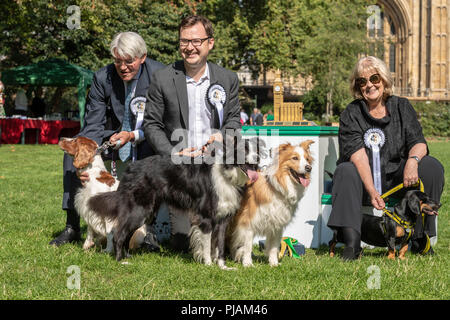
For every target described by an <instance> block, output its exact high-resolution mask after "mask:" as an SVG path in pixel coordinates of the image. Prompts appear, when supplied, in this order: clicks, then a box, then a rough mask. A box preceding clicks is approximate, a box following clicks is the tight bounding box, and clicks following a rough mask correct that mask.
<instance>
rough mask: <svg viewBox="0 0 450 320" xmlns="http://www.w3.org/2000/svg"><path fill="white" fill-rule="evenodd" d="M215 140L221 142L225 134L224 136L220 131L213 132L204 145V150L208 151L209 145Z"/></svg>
mask: <svg viewBox="0 0 450 320" xmlns="http://www.w3.org/2000/svg"><path fill="white" fill-rule="evenodd" d="M214 141H219V142H223V136H222V133H221V132H220V131H219V132H216V133H214V134H212V135H211V136H210V137H209V139H208V141H207V142H206V144H205V145H204V146H203V147H202V152H206V151H207V150H208V146H209V145H210V144H212V143H213V142H214Z"/></svg>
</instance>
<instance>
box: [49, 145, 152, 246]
mask: <svg viewBox="0 0 450 320" xmlns="http://www.w3.org/2000/svg"><path fill="white" fill-rule="evenodd" d="M58 145H59V146H60V148H61V149H62V150H63V151H64V152H65V153H67V154H69V155H70V156H72V157H73V166H74V167H75V168H76V169H77V171H78V173H82V172H88V174H89V181H88V182H86V183H85V184H84V185H83V186H82V187H81V188H80V189H79V190H78V192H77V194H76V195H75V201H74V205H75V209H76V210H77V212H78V214H79V215H80V216H81V217H82V218H83V219H84V221H86V224H87V226H88V229H87V236H86V241H85V242H84V244H83V249H85V250H87V249H89V248H91V247H92V246H94V245H96V244H97V245H100V244H101V242H103V241H104V240H105V238H106V240H107V245H106V250H105V251H106V252H108V253H112V252H113V242H112V237H113V228H114V226H115V225H116V223H117V221H116V219H115V218H114V217H108V218H104V217H102V216H99V215H97V214H96V212H95V211H92V210H90V209H89V208H88V205H87V204H88V201H89V199H90V198H91V197H92V196H94V195H96V194H99V193H102V192H108V191H114V190H117V187H118V186H119V180H117V179H116V178H114V177H113V176H112V175H111V174H110V173H109V172H108V171H107V170H106V167H105V164H104V163H103V159H102V156H101V151H99V147H98V145H97V143H96V142H95V141H94V140H91V139H89V138H86V137H76V138H62V139H61V140H60V141H59V143H58ZM144 236H145V230H140V234H138V233H137V234H136V235H135V237H133V241H132V243H131V244H130V246H131V247H133V248H135V247H138V246H139V244H140V243H141V242H142V241H143V237H144Z"/></svg>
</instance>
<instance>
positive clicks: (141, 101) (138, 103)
mask: <svg viewBox="0 0 450 320" xmlns="http://www.w3.org/2000/svg"><path fill="white" fill-rule="evenodd" d="M146 103H147V99H146V98H145V97H143V96H138V97H134V98H133V99H132V100H131V101H130V110H131V112H132V113H133V114H134V116H135V117H136V125H135V126H134V130H135V131H136V130H140V128H141V126H142V122H143V121H144V111H145V104H146ZM139 134H143V133H142V132H141V133H139ZM132 159H133V160H132V161H133V162H135V161H136V159H137V148H136V147H135V145H133V152H132Z"/></svg>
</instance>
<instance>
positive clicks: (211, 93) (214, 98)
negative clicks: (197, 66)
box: [207, 84, 227, 126]
mask: <svg viewBox="0 0 450 320" xmlns="http://www.w3.org/2000/svg"><path fill="white" fill-rule="evenodd" d="M207 97H208V101H209V102H210V103H211V104H212V105H213V106H214V107H215V108H216V109H217V113H218V114H219V123H220V126H222V123H223V105H224V103H225V101H226V99H227V94H226V93H225V89H224V88H223V87H222V86H221V85H220V84H213V85H211V86H210V87H209V88H208V93H207Z"/></svg>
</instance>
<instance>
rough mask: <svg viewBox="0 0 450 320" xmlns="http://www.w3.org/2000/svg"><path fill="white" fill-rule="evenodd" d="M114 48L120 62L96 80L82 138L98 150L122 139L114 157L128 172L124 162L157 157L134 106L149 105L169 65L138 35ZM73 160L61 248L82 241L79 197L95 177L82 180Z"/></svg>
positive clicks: (67, 163) (120, 38) (67, 164)
mask: <svg viewBox="0 0 450 320" xmlns="http://www.w3.org/2000/svg"><path fill="white" fill-rule="evenodd" d="M110 49H111V54H112V56H113V59H114V63H112V64H109V65H107V66H105V67H103V68H102V69H100V70H98V71H97V72H96V73H95V75H94V79H93V81H92V85H91V90H90V92H89V96H88V101H87V103H86V114H85V117H84V126H83V128H82V130H81V132H80V133H79V136H85V137H88V138H91V139H93V140H95V141H96V142H97V144H98V145H101V144H102V143H103V142H104V141H107V140H109V141H110V142H113V143H117V142H118V141H119V140H120V149H119V150H118V152H117V153H116V154H115V155H114V156H113V157H114V158H116V159H117V162H116V163H117V167H118V168H119V167H125V165H122V163H123V164H125V163H127V162H128V161H130V159H142V158H145V157H147V156H149V155H151V154H152V153H153V152H152V150H151V148H150V147H149V145H148V143H147V142H146V141H145V137H144V134H143V131H142V129H141V128H140V124H141V122H142V120H141V119H142V118H143V114H142V112H140V111H139V110H138V109H136V108H133V105H134V103H133V101H138V100H139V99H143V100H144V101H145V95H146V93H147V91H148V88H149V86H150V81H151V77H152V74H153V72H155V71H156V70H158V69H161V68H162V67H164V65H163V64H161V63H159V62H157V61H154V60H151V59H149V58H147V47H146V45H145V41H144V39H142V37H141V36H140V35H138V34H137V33H135V32H122V33H119V34H117V35H115V37H114V39H113V40H112V42H111V45H110ZM135 99H136V100H135ZM130 106H131V108H130ZM72 161H73V160H72V158H71V157H70V156H68V155H64V193H63V205H62V208H63V210H65V211H66V213H67V221H66V228H65V229H64V230H63V232H62V233H61V234H59V235H58V236H57V237H56V238H55V239H54V240H52V241H51V242H50V244H51V245H56V246H60V245H62V244H64V243H67V242H74V241H78V240H79V239H80V217H79V215H78V213H77V212H76V211H75V209H74V197H75V194H76V191H77V189H78V188H79V187H80V186H81V183H83V182H85V181H88V180H89V176H88V175H87V174H85V175H82V176H80V177H78V176H77V174H76V169H75V168H74V167H73V164H72ZM80 180H81V181H80ZM80 182H81V183H80Z"/></svg>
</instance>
